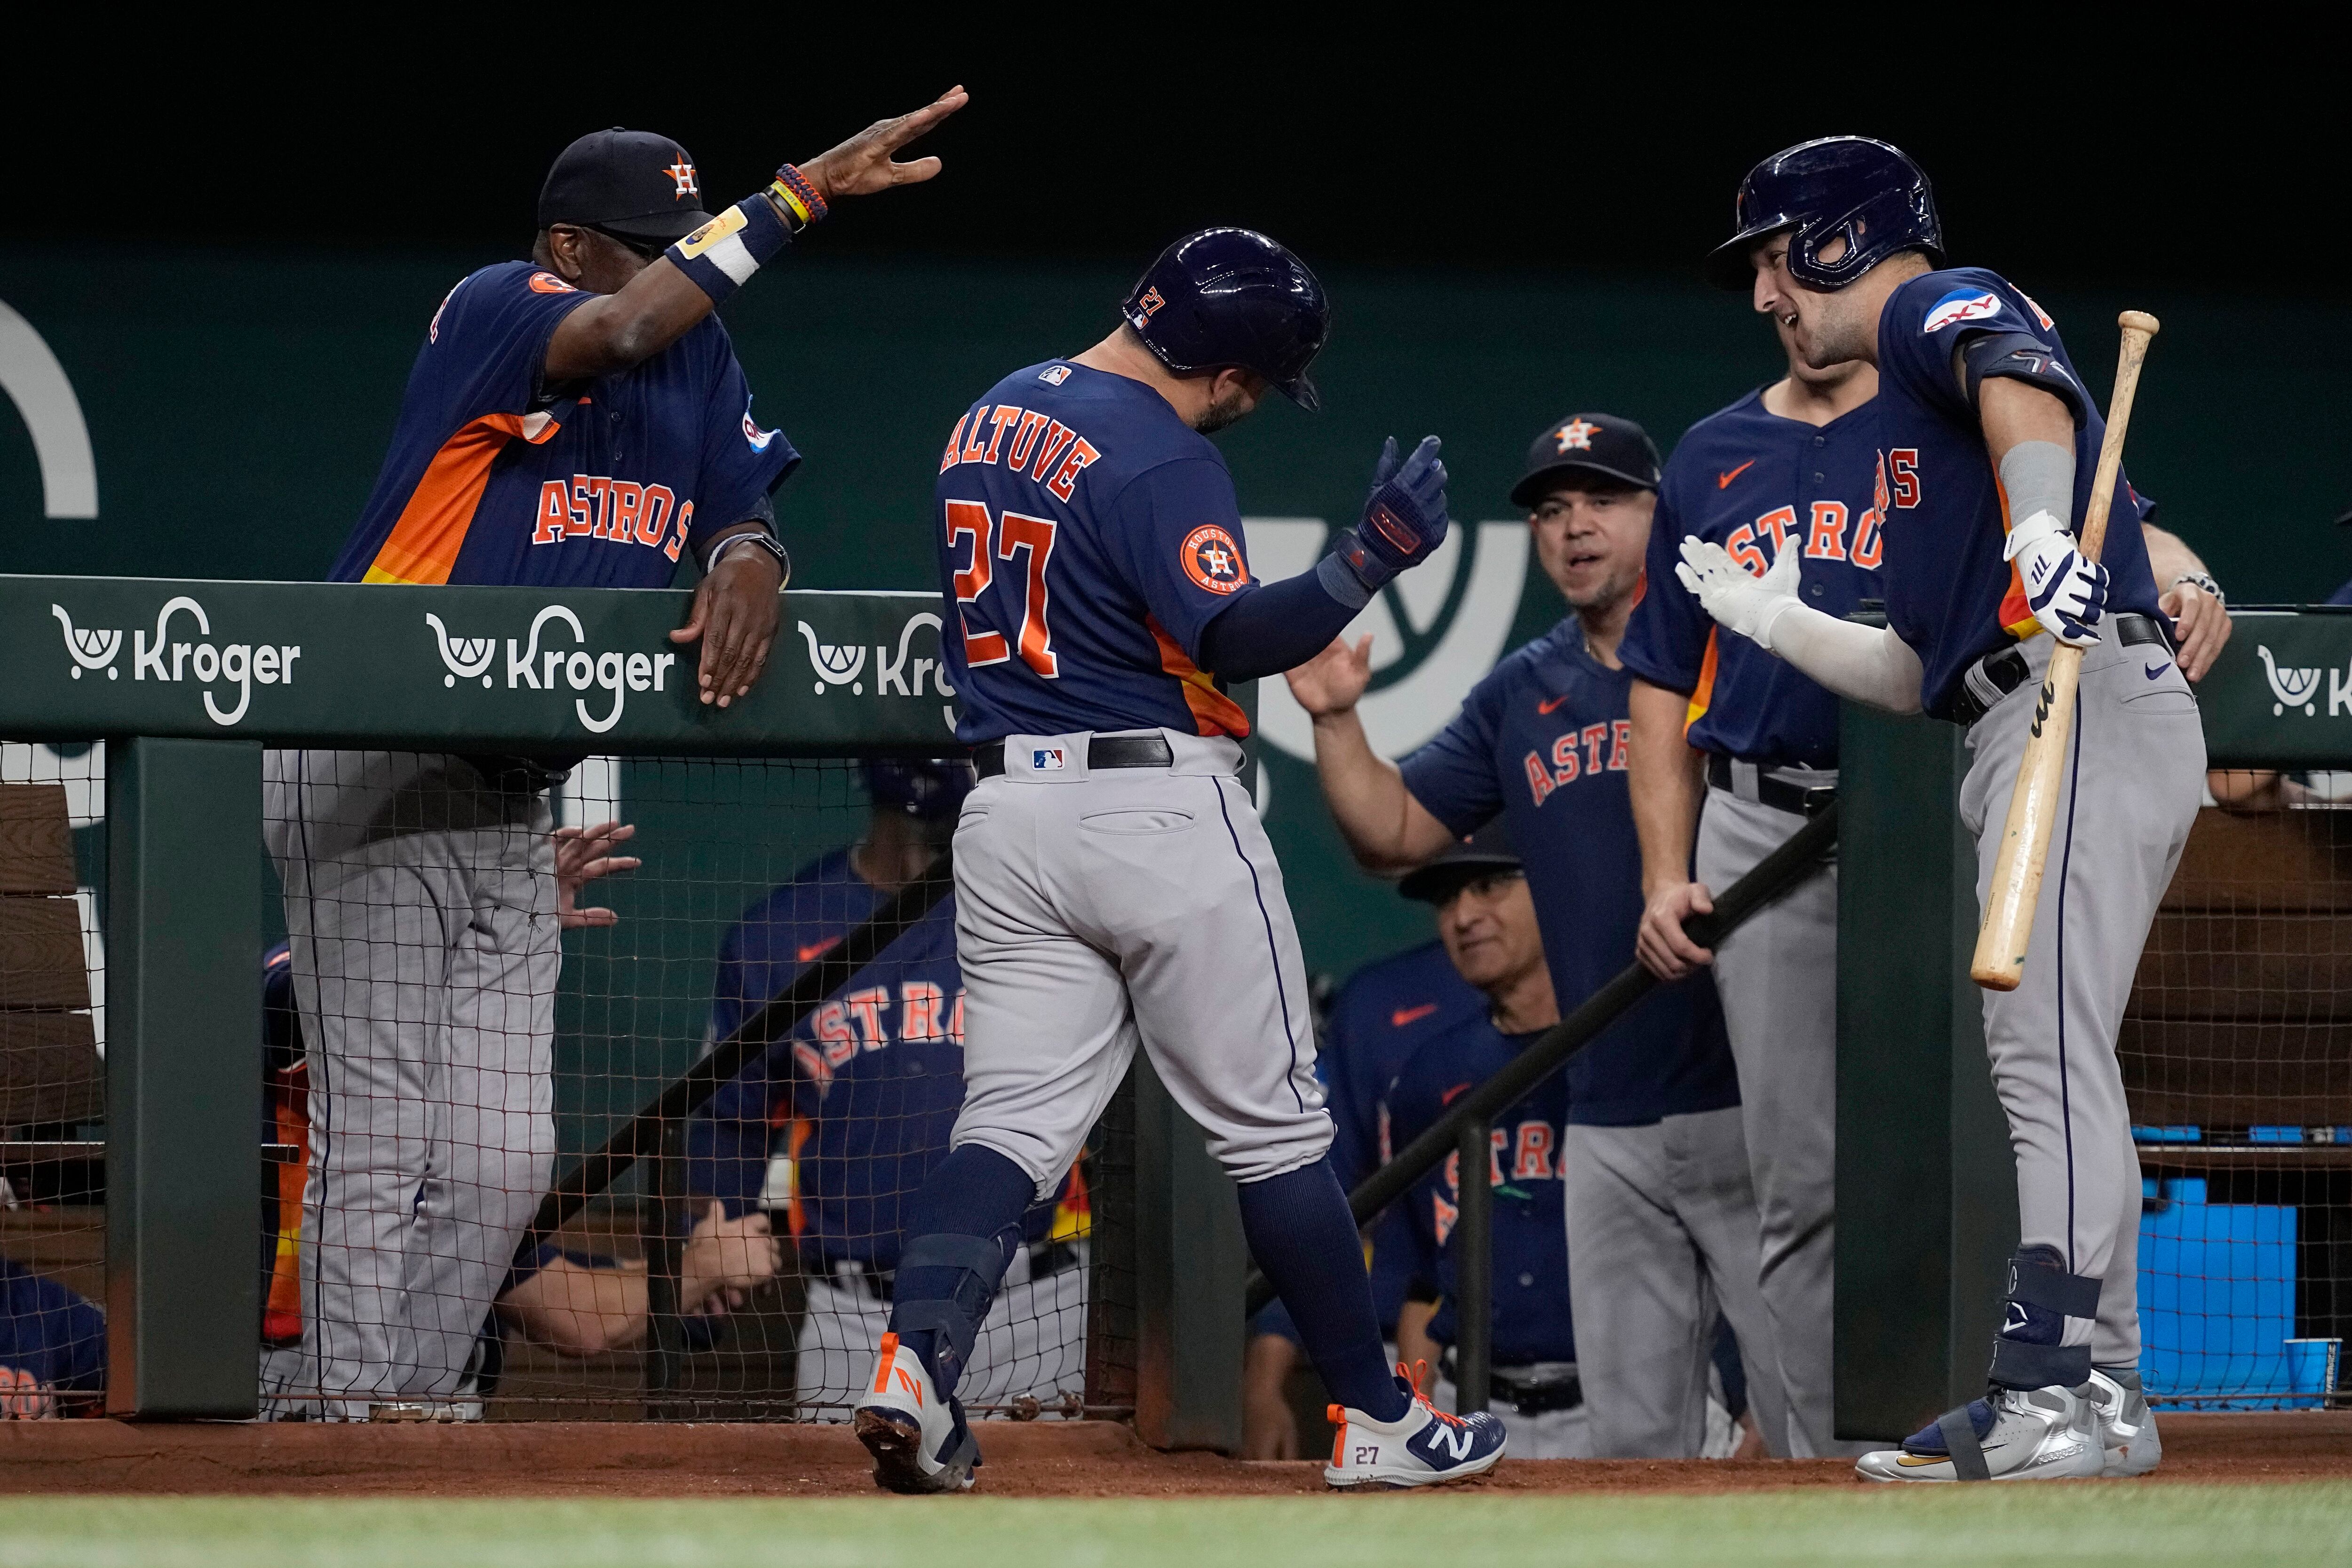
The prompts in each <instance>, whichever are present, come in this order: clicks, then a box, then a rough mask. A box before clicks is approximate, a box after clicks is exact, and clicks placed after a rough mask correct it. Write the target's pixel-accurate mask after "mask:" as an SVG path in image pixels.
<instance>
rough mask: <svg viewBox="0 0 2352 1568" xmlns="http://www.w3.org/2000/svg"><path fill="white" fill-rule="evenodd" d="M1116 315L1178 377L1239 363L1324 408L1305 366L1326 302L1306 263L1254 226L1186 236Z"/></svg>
mask: <svg viewBox="0 0 2352 1568" xmlns="http://www.w3.org/2000/svg"><path fill="white" fill-rule="evenodd" d="M1119 313H1120V314H1121V315H1123V316H1125V317H1126V318H1127V324H1128V325H1129V327H1132V328H1133V329H1135V335H1136V336H1137V337H1139V338H1140V339H1142V340H1143V341H1144V344H1145V346H1147V347H1148V348H1150V350H1151V351H1152V353H1153V354H1155V355H1157V356H1158V357H1159V360H1160V363H1161V364H1163V365H1166V366H1167V367H1168V368H1169V369H1170V370H1171V371H1175V372H1176V373H1177V374H1178V375H1189V374H1192V372H1194V371H1216V370H1223V369H1224V368H1225V367H1227V366H1229V365H1239V366H1241V367H1242V368H1243V369H1244V370H1248V371H1256V372H1257V373H1258V374H1259V375H1262V376H1264V377H1265V379H1266V380H1267V381H1269V382H1273V383H1274V384H1275V385H1276V387H1279V388H1280V389H1281V390H1282V392H1283V394H1284V395H1285V396H1286V397H1287V398H1289V399H1290V401H1291V402H1295V403H1297V405H1298V406H1299V407H1301V408H1303V409H1306V410H1307V411H1308V412H1309V413H1312V412H1313V411H1314V410H1316V409H1318V408H1320V407H1321V406H1322V402H1323V400H1322V399H1321V398H1319V397H1318V396H1317V395H1316V392H1315V383H1314V382H1310V381H1308V380H1307V365H1308V364H1309V363H1311V362H1312V361H1314V358H1315V355H1316V353H1317V351H1318V350H1320V349H1321V348H1322V347H1323V340H1324V339H1325V338H1326V337H1327V336H1328V335H1329V333H1330V330H1331V304H1330V301H1329V300H1328V299H1327V298H1324V294H1323V285H1322V284H1321V283H1319V282H1318V281H1317V279H1316V277H1315V275H1314V274H1313V273H1312V272H1309V271H1307V264H1306V263H1305V262H1303V261H1301V260H1299V259H1298V258H1297V256H1293V255H1291V254H1290V252H1288V251H1287V250H1285V249H1284V248H1283V247H1282V246H1278V245H1276V244H1275V243H1274V241H1272V240H1270V239H1268V238H1266V237H1265V235H1262V234H1258V233H1256V232H1255V230H1251V229H1202V231H1201V232H1200V233H1198V234H1191V235H1185V236H1184V237H1183V238H1182V239H1180V240H1178V241H1177V242H1176V243H1175V244H1174V245H1171V246H1169V247H1168V248H1167V249H1166V250H1163V251H1161V252H1160V259H1159V260H1157V261H1155V262H1153V263H1152V264H1151V266H1150V269H1149V270H1148V271H1146V272H1145V273H1144V275H1143V276H1142V277H1140V278H1139V279H1137V280H1136V285H1135V287H1134V288H1133V289H1132V290H1131V291H1130V292H1129V294H1128V297H1127V303H1126V304H1124V305H1122V306H1121V307H1120V308H1119Z"/></svg>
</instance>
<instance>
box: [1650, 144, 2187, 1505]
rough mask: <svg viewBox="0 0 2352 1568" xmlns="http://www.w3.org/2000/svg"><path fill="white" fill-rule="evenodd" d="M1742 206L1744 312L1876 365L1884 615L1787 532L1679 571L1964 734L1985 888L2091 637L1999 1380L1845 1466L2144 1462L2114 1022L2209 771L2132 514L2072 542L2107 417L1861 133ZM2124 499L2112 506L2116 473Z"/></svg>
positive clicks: (2082, 1471)
mask: <svg viewBox="0 0 2352 1568" xmlns="http://www.w3.org/2000/svg"><path fill="white" fill-rule="evenodd" d="M1933 214H1934V208H1933V206H1932V204H1930V201H1929V197H1928V186H1927V176H1926V175H1925V174H1924V173H1922V172H1920V170H1919V169H1918V168H1917V166H1916V165H1915V164H1914V163H1912V162H1911V161H1910V160H1909V159H1908V158H1906V157H1905V156H1904V155H1903V154H1902V153H1901V152H1898V151H1897V150H1895V148H1893V147H1890V146H1887V145H1886V144H1885V143H1884V142H1877V141H1868V140H1865V139H1864V138H1860V137H1834V138H1829V139H1826V140H1824V141H1815V142H1809V143H1806V144H1804V145H1803V146H1800V147H1793V148H1790V149H1788V150H1787V151H1785V152H1779V153H1776V154H1774V155H1773V156H1772V157H1770V158H1768V159H1766V160H1765V161H1764V162H1761V163H1759V164H1758V165H1757V166H1756V167H1755V168H1754V169H1753V170H1751V171H1750V172H1749V173H1748V177H1747V179H1746V180H1745V181H1744V182H1743V183H1742V184H1741V186H1740V192H1739V200H1738V233H1737V234H1736V235H1733V237H1732V238H1731V239H1730V240H1728V241H1727V242H1726V243H1725V245H1724V246H1722V247H1720V249H1719V250H1718V251H1717V255H1718V256H1738V257H1742V258H1744V259H1746V260H1747V262H1748V265H1749V267H1750V269H1751V270H1750V273H1749V275H1748V283H1749V287H1751V288H1752V289H1753V293H1754V298H1755V303H1756V308H1757V309H1759V311H1769V312H1770V313H1771V314H1772V315H1773V316H1774V317H1776V318H1777V319H1780V322H1781V323H1782V325H1783V326H1784V327H1786V328H1787V329H1788V330H1789V336H1790V340H1791V342H1792V343H1793V345H1794V347H1795V349H1796V351H1797V352H1798V354H1799V355H1800V356H1801V358H1802V359H1803V360H1804V361H1805V362H1806V363H1807V364H1808V365H1811V366H1814V367H1822V366H1827V365H1831V364H1835V363H1837V362H1839V361H1845V360H1857V359H1858V360H1863V361H1867V362H1869V363H1871V364H1873V365H1875V366H1876V367H1877V368H1878V373H1879V390H1878V397H1877V401H1876V403H1875V417H1876V419H1877V422H1878V423H1879V426H1880V437H1879V440H1880V452H1879V456H1880V466H1879V470H1878V472H1877V474H1876V475H1875V476H1874V480H1873V491H1874V494H1873V497H1872V505H1873V507H1874V509H1875V510H1876V512H1877V514H1878V517H1880V518H1881V519H1882V527H1883V529H1884V532H1885V559H1883V561H1882V562H1881V564H1880V568H1879V570H1880V574H1881V581H1882V582H1883V584H1884V586H1885V598H1886V614H1887V620H1888V625H1887V626H1886V627H1885V628H1884V629H1879V628H1873V627H1869V626H1864V625H1862V624H1859V623H1857V622H1849V621H1844V620H1841V619H1839V618H1837V617H1835V616H1833V615H1829V614H1825V613H1822V612H1819V611H1817V610H1815V609H1814V608H1813V607H1812V602H1811V601H1812V594H1811V585H1812V578H1813V573H1812V571H1811V570H1808V569H1807V568H1806V567H1805V566H1803V565H1802V564H1801V544H1799V543H1798V542H1797V541H1790V542H1787V543H1783V544H1782V545H1781V546H1780V549H1779V550H1778V552H1777V553H1776V555H1775V557H1774V559H1773V564H1772V566H1771V568H1770V569H1769V570H1768V571H1767V572H1766V573H1764V575H1763V576H1762V577H1761V578H1760V580H1759V578H1758V577H1755V576H1752V575H1750V573H1749V572H1748V570H1745V569H1744V568H1743V567H1742V565H1741V564H1740V563H1739V562H1738V561H1736V560H1734V559H1732V558H1731V556H1730V555H1729V554H1727V552H1726V551H1725V549H1723V547H1722V546H1720V545H1717V544H1713V543H1710V542H1707V541H1704V540H1698V539H1690V540H1687V541H1685V543H1684V544H1683V546H1682V554H1683V558H1684V564H1683V566H1682V567H1681V568H1679V569H1678V570H1677V575H1678V576H1679V577H1680V578H1681V579H1682V581H1683V583H1684V585H1685V587H1686V588H1688V589H1689V590H1691V591H1693V592H1694V593H1696V595H1697V596H1698V599H1699V601H1700V602H1701V603H1702V604H1703V605H1704V606H1705V607H1706V611H1707V613H1708V614H1709V615H1711V616H1713V617H1714V618H1715V619H1716V620H1717V622H1721V623H1722V624H1723V625H1724V626H1725V627H1726V628H1727V629H1728V630H1730V631H1732V632H1738V634H1739V635H1741V636H1744V637H1747V638H1748V639H1749V640H1750V641H1752V642H1754V643H1757V644H1758V645H1759V647H1762V648H1764V649H1766V650H1768V651H1769V652H1771V653H1776V654H1778V655H1779V656H1780V657H1781V658H1783V659H1785V660H1787V661H1788V662H1789V663H1790V664H1794V665H1796V666H1797V667H1798V668H1799V669H1800V670H1802V671H1803V672H1804V673H1806V674H1809V675H1811V676H1812V677H1813V679H1815V680H1817V681H1819V682H1820V683H1821V684H1822V685H1825V686H1827V687H1829V688H1830V689H1831V690H1832V691H1835V692H1837V693H1839V694H1841V695H1845V696H1850V697H1853V698H1855V699H1856V700H1859V701H1864V702H1871V703H1874V704H1876V705H1877V706H1882V707H1885V708H1889V709H1893V710H1895V711H1898V712H1917V711H1921V710H1923V709H1924V710H1925V711H1926V712H1927V713H1928V714H1930V715H1932V716H1936V717H1937V718H1943V719H1948V720H1950V721H1951V722H1953V723H1956V724H1959V725H1961V726H1963V727H1966V728H1967V730H1968V733H1969V749H1970V750H1971V752H1973V754H1974V757H1973V760H1972V761H1971V763H1970V765H1969V772H1968V777H1967V779H1966V780H1965V782H1964V783H1963V785H1962V786H1961V793H1960V813H1961V818H1962V821H1963V823H1964V825H1965V826H1966V827H1967V828H1968V830H1969V832H1970V833H1972V834H1974V835H1975V836H1976V839H1977V844H1978V864H1979V878H1978V896H1979V900H1981V899H1982V898H1983V897H1984V896H1985V894H1986V890H1987V888H1988V886H1989V885H1990V878H1991V876H1992V873H1993V867H1994V864H1995V862H1996V859H1997V857H1998V852H1999V846H2000V837H2001V830H2002V824H2003V822H2004V821H2005V819H2006V817H2007V813H2008V807H2009V797H2010V794H2011V788H2012V786H2013V785H2014V783H2015V781H2016V778H2017V772H2018V765H2019V761H2020V759H2021V755H2022V753H2023V750H2024V746H2025V741H2026V737H2027V734H2028V731H2029V730H2030V729H2031V728H2032V727H2033V725H2034V722H2035V721H2034V705H2035V701H2036V695H2037V693H2038V692H2039V691H2040V689H2041V681H2042V671H2043V670H2044V669H2045V668H2046V667H2047V665H2048V664H2049V660H2050V655H2051V651H2052V649H2053V647H2054V646H2055V644H2056V643H2057V642H2059V641H2063V642H2065V643H2069V644H2072V645H2074V646H2077V647H2081V648H2084V649H2085V650H2087V652H2086V654H2085V656H2084V662H2083V668H2082V684H2081V688H2080V692H2079V695H2078V697H2077V712H2076V715H2075V718H2074V736H2073V739H2072V741H2071V743H2070V745H2069V747H2068V752H2067V756H2066V759H2065V773H2064V788H2063V792H2062V795H2061V798H2060V800H2059V802H2058V804H2057V806H2056V808H2055V817H2054V821H2055V822H2056V824H2057V826H2056V831H2055V833H2054V837H2053V842H2052V844H2051V848H2050V860H2049V870H2048V877H2047V880H2046V881H2045V883H2043V886H2042V897H2041V899H2040V901H2039V904H2037V906H2036V913H2035V923H2034V928H2033V934H2032V945H2031V947H2030V949H2029V952H2028V956H2027V959H2026V967H2025V974H2024V978H2023V982H2022V983H2021V985H2020V986H2019V987H2018V988H2017V989H2015V990H2013V991H2009V992H2000V991H1990V990H1989V991H1987V992H1986V993H1985V996H1984V1019H1985V1043H1986V1048H1987V1051H1988V1052H1989V1054H1990V1058H1991V1061H1992V1075H1993V1082H1994V1084H1995V1086H1996V1088H1997V1089H1998V1090H1999V1092H2000V1099H2001V1103H2002V1106H2003V1107H2004V1109H2005V1110H2006V1111H2007V1113H2008V1115H2009V1125H2010V1142H2011V1147H2012V1148H2013V1149H2014V1150H2015V1152H2016V1159H2017V1186H2018V1209H2019V1221H2020V1232H2021V1241H2020V1246H2019V1249H2018V1251H2017V1254H2016V1257H2015V1259H2014V1260H2012V1262H2011V1266H2010V1274H2009V1296H2008V1302H2007V1307H2006V1310H2005V1312H2004V1313H2003V1316H2002V1323H2001V1328H2000V1333H1999V1334H1998V1336H1997V1337H1996V1339H1995V1341H1994V1343H1993V1354H1992V1364H1991V1368H1990V1388H1989V1389H1988V1391H1987V1394H1986V1396H1985V1397H1983V1398H1981V1399H1977V1400H1972V1401H1970V1402H1969V1404H1967V1405H1965V1406H1961V1407H1960V1408H1958V1409H1957V1410H1953V1411H1950V1412H1948V1413H1947V1414H1946V1415H1944V1416H1942V1417H1940V1418H1939V1419H1938V1420H1937V1421H1936V1422H1935V1423H1934V1424H1933V1425H1931V1426H1928V1427H1926V1428H1924V1429H1923V1430H1921V1431H1919V1432H1916V1433H1914V1434H1913V1435H1912V1436H1911V1437H1908V1438H1906V1439H1905V1441H1904V1444H1903V1446H1902V1448H1897V1449H1891V1450H1884V1451H1880V1452H1875V1453H1871V1454H1866V1455H1864V1457H1863V1458H1862V1460H1861V1462H1860V1465H1859V1467H1858V1469H1859V1470H1860V1473H1861V1474H1862V1475H1863V1476H1864V1477H1865V1478H1868V1479H1877V1480H1937V1481H1943V1480H1970V1479H1973V1480H1982V1479H2041V1478H2045V1477H2063V1476H2095V1475H2099V1474H2102V1473H2105V1474H2119V1475H2129V1474H2138V1473H2142V1472H2144V1471H2146V1470H2147V1469H2150V1468H2152V1467H2153V1466H2154V1465H2155V1464H2156V1462H2157V1459H2158V1452H2159V1449H2158V1441H2157V1436H2156V1427H2155V1422H2154V1421H2153V1419H2152V1418H2151V1417H2150V1416H2149V1415H2148V1410H2147V1401H2146V1399H2145V1398H2144V1397H2143V1396H2142V1393H2141V1390H2140V1385H2139V1377H2138V1374H2137V1370H2136V1367H2137V1361H2138V1356H2139V1316H2138V1312H2137V1301H2136V1296H2137V1274H2136V1264H2137V1239H2138V1230H2139V1212H2140V1176H2139V1164H2138V1158H2137V1154H2136V1152H2135V1151H2134V1149H2133V1146H2132V1141H2131V1127H2130V1116H2129V1114H2128V1112H2127V1110H2126V1104H2125V1100H2124V1089H2123V1080H2122V1075H2121V1072H2120V1071H2119V1070H2118V1068H2117V1066H2116V1058H2115V1044H2116V1030H2117V1028H2118V1026H2119V1024H2120V1023H2121V1020H2122V1017H2123V1011H2124V1004H2125V1002H2126V998H2127V997H2128V996H2129V993H2130V989H2131V982H2132V976H2133V973H2134V971H2135V969H2136V968H2137V966H2138V962H2139V956H2140V947H2141V945H2142V943H2143V942H2144V941H2145V939H2146V937H2147V930H2148V925H2149V922H2150V921H2151V919H2152V918H2153V916H2154V915H2155V911H2156V905H2157V901H2158V898H2159V897H2160V896H2161V895H2162V894H2163V891H2164V889H2165V887H2166V885H2167V884H2168V883H2169V882H2170V880H2171V877H2172V871H2173V867H2174V866H2175V864H2176V863H2177V862H2179V856H2180V851H2181V846H2182V845H2183V843H2184V842H2186V841H2187V838H2188V833H2189V824H2190V822H2191V821H2193V820H2194V818H2195V816H2196V812H2197V805H2198V798H2199V793H2200V782H2201V780H2202V777H2203V773H2204V767H2205V743H2204V737H2203V733H2202V730H2201V728H2200V725H2199V723H2198V717H2197V704H2196V700H2195V698H2194V697H2193V696H2192V695H2190V693H2189V685H2188V683H2187V681H2186V680H2185V678H2184V677H2183V675H2182V674H2181V671H2180V668H2179V664H2177V663H2176V661H2175V656H2174V651H2173V648H2172V644H2171V642H2170V639H2169V636H2168V632H2167V628H2166V624H2165V618H2164V616H2163V614H2162V612H2161V610H2160V607H2159V605H2158V595H2157V587H2156V582H2155V580H2154V579H2153V578H2152V577H2151V576H2150V574H2149V570H2148V563H2147V546H2146V543H2145V541H2144V540H2143V538H2142V537H2141V532H2140V530H2139V529H2138V528H2130V527H2123V528H2115V529H2113V530H2111V531H2110V532H2109V533H2108V534H2107V536H2106V550H2105V559H2104V560H2101V561H2091V560H2089V559H2085V558H2084V556H2083V555H2082V553H2081V552H2080V551H2079V550H2078V549H2076V548H2075V543H2074V532H2073V525H2074V519H2075V518H2076V517H2078V516H2080V515H2081V512H2082V510H2083V507H2084V501H2085V498H2086V497H2087V496H2088V494H2089V490H2090V486H2091V480H2092V471H2093V469H2094V467H2095V463H2096V458H2097V455H2098V450H2099V444H2100V441H2101V438H2102V434H2103V431H2104V421H2103V420H2102V419H2101V417H2100V413H2099V410H2098V408H2097V407H2096V406H2095V404H2094V403H2093V402H2092V400H2091V399H2090V397H2089V396H2088V395H2087V394H2086V393H2085V392H2084V390H2083V386H2082V382H2081V379H2080V378H2079V376H2078V375H2077V374H2076V373H2075V371H2074V366H2073V363H2072V361H2070V360H2069V359H2068V357H2067V354H2066V350H2065V347H2064V345H2063V343H2062V342H2061V341H2060V340H2059V337H2058V331H2057V328H2056V326H2055V325H2054V323H2053V321H2052V320H2051V319H2050V317H2049V316H2048V315H2047V314H2046V313H2044V312H2043V311H2042V308H2041V307H2040V306H2038V305H2036V304H2035V303H2034V302H2033V301H2032V298H2029V297H2028V296H2027V295H2025V294H2024V293H2022V292H2021V291H2020V290H2019V289H2017V288H2016V287H2012V286H2011V284H2009V283H2008V282H2007V281H2006V280H2004V279H2002V278H2000V277H1997V276H1996V275H1994V274H1992V273H1990V272H1987V271H1984V270H1983V269H1981V268H1976V267H1960V268H1953V269H1948V270H1945V269H1942V262H1943V259H1944V253H1943V243H1942V237H1941V235H1940V234H1939V233H1938V232H1937V228H1936V226H1935V224H1934V220H1933ZM2116 504H2117V505H2118V506H2119V507H2128V506H2129V504H2130V502H2129V497H2128V493H2127V492H2126V491H2124V490H2123V489H2121V488H2120V487H2119V488H2118V490H2117V492H2116ZM2045 633H2046V635H2045ZM1941 961H1942V960H1941V959H1940V958H1938V959H1937V962H1941Z"/></svg>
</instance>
